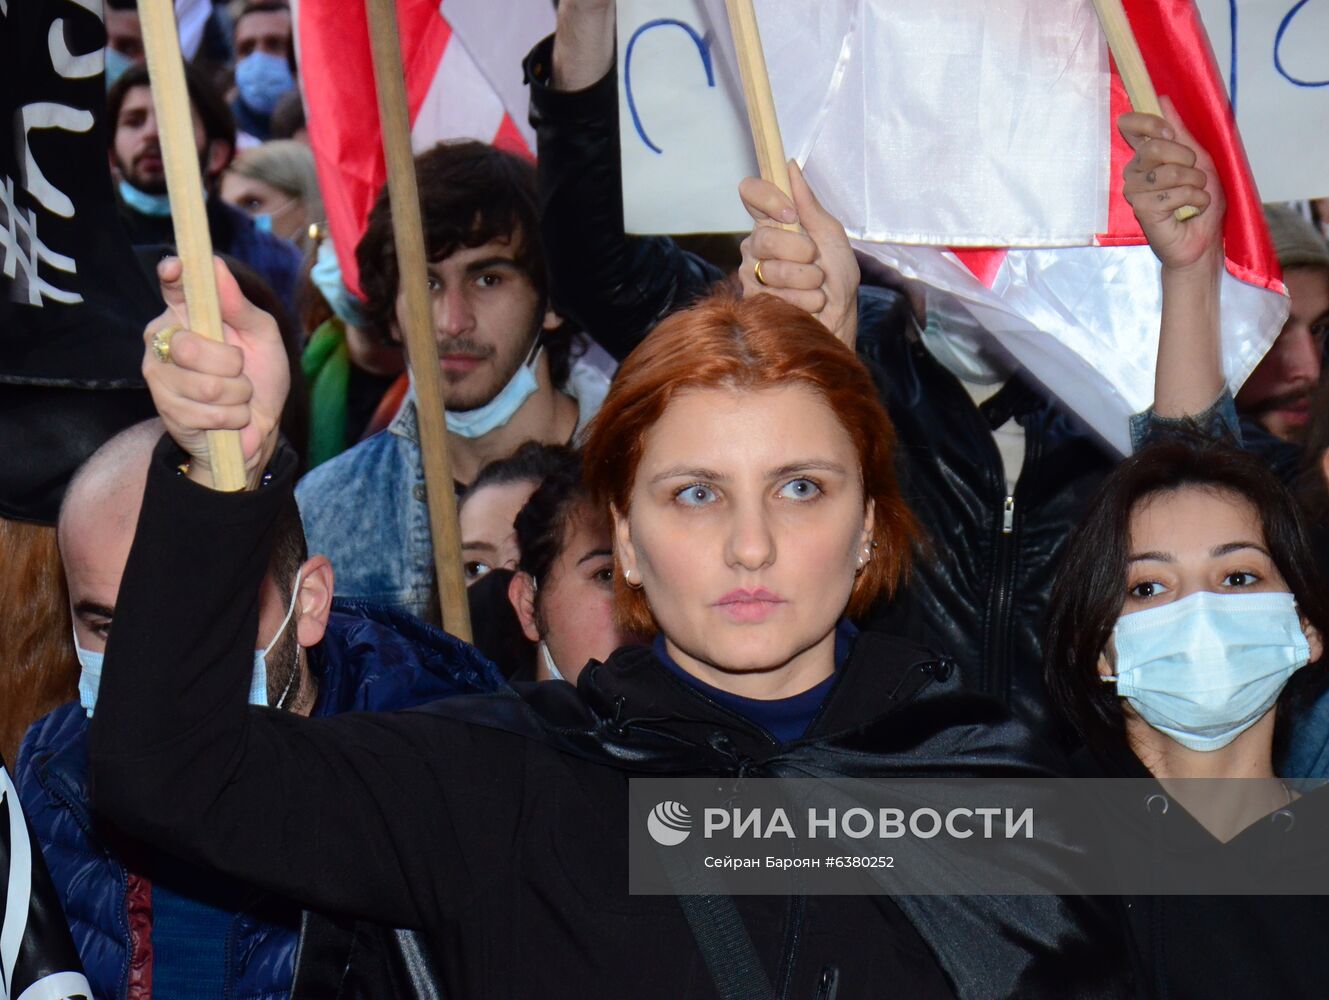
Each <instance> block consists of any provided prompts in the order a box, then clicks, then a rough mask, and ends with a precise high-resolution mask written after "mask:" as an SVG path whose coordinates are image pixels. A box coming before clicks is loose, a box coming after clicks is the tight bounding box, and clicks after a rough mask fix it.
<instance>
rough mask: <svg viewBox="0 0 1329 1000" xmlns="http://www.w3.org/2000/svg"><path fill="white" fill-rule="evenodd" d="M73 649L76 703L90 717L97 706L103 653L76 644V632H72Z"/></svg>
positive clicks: (104, 656) (104, 655)
mask: <svg viewBox="0 0 1329 1000" xmlns="http://www.w3.org/2000/svg"><path fill="white" fill-rule="evenodd" d="M74 651H75V653H77V654H78V666H79V670H78V703H79V704H80V705H82V706H83V711H85V712H87V713H88V718H89V719H91V718H92V710H93V709H94V708H96V707H97V689H98V688H100V687H101V684H102V660H104V659H105V658H106V654H105V653H94V652H93V651H92V650H90V649H84V648H83V647H82V646H80V645H79V644H78V633H77V632H75V633H74Z"/></svg>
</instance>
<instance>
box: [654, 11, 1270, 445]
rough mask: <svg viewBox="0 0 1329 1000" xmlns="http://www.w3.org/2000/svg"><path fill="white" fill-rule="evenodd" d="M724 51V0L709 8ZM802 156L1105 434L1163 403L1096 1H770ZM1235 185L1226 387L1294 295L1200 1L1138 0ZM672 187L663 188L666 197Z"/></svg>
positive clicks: (784, 101)
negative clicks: (1156, 397)
mask: <svg viewBox="0 0 1329 1000" xmlns="http://www.w3.org/2000/svg"><path fill="white" fill-rule="evenodd" d="M700 2H701V3H702V4H703V7H704V9H705V11H706V14H707V17H708V18H709V20H710V22H711V28H712V30H713V32H714V34H713V37H714V38H715V39H716V40H717V44H718V45H719V47H720V49H721V52H722V54H723V55H724V57H725V58H727V59H729V60H730V61H731V63H732V60H733V59H734V56H733V51H732V43H731V42H730V40H729V36H728V30H727V25H726V21H725V18H724V11H723V2H722V0H700ZM756 8H757V13H758V17H759V20H760V25H761V34H762V44H763V48H764V49H765V51H766V58H767V63H768V66H769V70H770V75H771V86H772V90H773V92H774V96H775V101H776V108H777V112H778V114H779V118H780V125H781V130H782V132H783V135H784V141H785V147H786V149H787V151H788V152H789V154H790V155H791V156H794V157H796V158H797V159H798V160H799V161H800V163H802V164H803V165H804V172H805V174H806V176H807V178H808V180H809V182H810V183H811V185H812V187H813V189H814V190H815V191H816V192H817V194H818V197H819V198H820V199H821V201H822V204H823V205H825V206H826V208H827V209H828V210H829V211H831V212H832V213H834V214H835V215H836V216H837V217H838V218H839V219H840V220H841V221H842V222H844V224H845V227H846V229H848V231H849V233H850V236H851V237H852V238H853V239H854V245H855V246H856V247H858V248H859V249H861V250H863V251H865V252H867V253H869V254H870V255H872V256H873V257H876V258H877V259H879V260H881V261H882V262H884V263H886V264H888V265H889V266H891V267H893V268H895V269H897V270H898V271H900V272H901V273H902V274H903V275H904V276H905V277H907V278H910V279H914V280H917V281H920V282H922V283H924V284H925V285H927V286H929V288H931V289H936V290H939V291H941V292H944V293H949V295H950V296H953V297H954V299H956V300H958V301H959V302H960V303H961V304H962V305H963V306H964V307H965V308H966V309H967V310H968V311H969V312H970V313H972V314H973V317H974V318H975V319H976V320H977V321H978V322H979V323H980V324H981V325H982V326H983V327H984V328H986V329H987V330H989V331H991V332H992V333H994V334H995V335H996V336H997V337H998V338H999V339H1000V340H1001V341H1002V343H1003V344H1004V345H1005V346H1006V347H1007V349H1009V350H1010V351H1011V353H1012V354H1014V355H1015V357H1016V358H1017V359H1018V360H1019V361H1020V362H1021V363H1022V364H1023V365H1024V367H1025V368H1026V369H1027V370H1028V371H1029V372H1030V373H1031V374H1032V375H1033V376H1034V377H1035V378H1037V379H1038V380H1039V381H1041V382H1042V383H1043V384H1044V385H1045V386H1046V387H1047V388H1048V389H1049V390H1050V391H1052V392H1053V393H1054V394H1055V395H1057V396H1058V397H1059V398H1060V399H1061V400H1062V401H1063V402H1064V403H1065V404H1066V405H1068V406H1069V407H1070V408H1072V409H1073V410H1075V411H1076V412H1077V413H1078V414H1079V415H1080V416H1081V417H1082V418H1083V419H1085V421H1086V422H1087V423H1089V424H1090V426H1092V427H1093V428H1094V429H1095V430H1096V431H1097V432H1098V433H1099V434H1100V435H1102V437H1103V438H1104V439H1106V440H1107V441H1108V442H1109V443H1110V444H1112V445H1113V446H1115V447H1116V448H1117V449H1118V450H1120V451H1122V452H1125V451H1127V450H1128V449H1129V430H1128V421H1127V418H1128V416H1129V415H1130V414H1131V413H1134V412H1138V411H1139V410H1142V409H1144V408H1145V407H1147V406H1148V405H1149V404H1150V403H1151V402H1152V399H1153V371H1154V360H1155V356H1156V354H1157V344H1158V324H1159V315H1160V293H1159V281H1158V275H1159V265H1158V262H1157V260H1156V259H1155V258H1154V256H1153V253H1152V252H1151V251H1150V250H1149V248H1148V246H1147V245H1145V243H1144V238H1143V235H1142V234H1141V232H1140V229H1139V227H1138V225H1137V224H1136V222H1135V218H1134V215H1133V213H1132V212H1131V209H1130V206H1129V205H1128V204H1127V203H1126V202H1125V200H1124V199H1123V198H1122V195H1121V185H1122V179H1121V171H1122V167H1123V166H1124V165H1125V163H1126V161H1127V160H1128V159H1129V158H1130V156H1131V152H1130V150H1129V148H1128V147H1127V146H1126V144H1125V142H1124V141H1123V140H1122V139H1121V138H1120V136H1119V135H1118V134H1117V131H1116V127H1115V120H1116V117H1117V115H1119V114H1120V113H1122V112H1124V111H1127V110H1129V103H1128V101H1127V99H1126V95H1125V91H1124V88H1123V86H1122V84H1121V80H1120V79H1119V77H1118V75H1117V72H1116V68H1115V66H1113V65H1112V64H1111V61H1110V59H1109V57H1108V53H1107V48H1106V44H1105V42H1104V39H1103V35H1102V32H1101V31H1100V29H1099V25H1098V20H1097V17H1096V16H1095V14H1094V10H1093V6H1092V4H1091V2H1090V0H1004V2H1003V3H1001V4H992V3H988V2H986V0H930V2H929V3H927V4H913V3H906V2H904V0H822V2H820V3H818V5H817V7H816V10H815V14H810V13H809V10H808V7H807V5H806V4H805V3H804V2H803V0H757V2H756ZM1125 9H1126V13H1127V15H1128V17H1129V19H1130V22H1131V25H1132V28H1133V29H1134V32H1135V35H1136V38H1137V40H1138V41H1139V44H1140V47H1141V49H1142V51H1143V54H1144V59H1145V63H1146V65H1147V67H1148V69H1149V72H1150V75H1151V77H1152V78H1153V81H1154V84H1155V86H1156V88H1157V90H1158V92H1159V93H1160V94H1163V95H1167V96H1170V97H1171V98H1172V100H1173V102H1174V103H1175V105H1176V107H1177V110H1178V112H1179V113H1180V115H1181V116H1182V118H1183V120H1184V121H1185V122H1186V125H1187V127H1188V128H1189V129H1190V131H1191V132H1192V134H1194V135H1195V137H1196V139H1197V140H1198V141H1199V142H1200V143H1201V144H1202V145H1204V147H1205V148H1206V149H1207V150H1208V151H1209V152H1210V154H1211V155H1212V156H1213V158H1214V161H1215V163H1216V165H1217V167H1218V170H1219V173H1220V174H1221V176H1222V181H1223V186H1224V189H1225V191H1226V194H1227V201H1228V214H1227V220H1226V228H1225V234H1224V235H1225V247H1226V256H1227V268H1226V272H1225V275H1224V281H1223V284H1222V309H1223V363H1224V369H1225V372H1226V375H1227V378H1228V381H1229V384H1230V385H1231V387H1232V389H1233V391H1234V393H1235V391H1236V389H1237V388H1239V387H1240V385H1241V384H1242V382H1244V381H1245V379H1246V377H1247V376H1248V375H1249V374H1250V373H1251V371H1252V370H1253V369H1254V368H1255V366H1256V364H1257V363H1258V362H1259V360H1260V358H1261V357H1262V356H1263V354H1264V352H1265V351H1266V350H1267V349H1268V348H1269V345H1270V344H1272V343H1273V340H1274V339H1275V338H1276V337H1277V335H1278V332H1279V330H1280V329H1281V327H1282V324H1283V321H1284V319H1285V318H1286V315H1287V299H1286V292H1285V289H1284V287H1283V284H1282V279H1281V273H1280V271H1279V268H1278V264H1277V260H1276V258H1275V256H1274V253H1273V249H1272V246H1271V245H1270V242H1269V237H1268V233H1267V230H1266V228H1265V224H1264V220H1263V216H1262V214H1261V211H1260V205H1259V199H1258V196H1257V194H1256V188H1255V184H1254V182H1253V180H1252V178H1251V172H1250V168H1249V165H1248V163H1247V160H1246V154H1245V151H1244V150H1243V148H1242V145H1241V140H1240V137H1239V136H1238V134H1237V130H1236V125H1235V123H1234V121H1233V119H1232V115H1231V113H1230V109H1229V106H1228V103H1227V97H1226V94H1225V92H1224V87H1223V83H1222V79H1221V76H1220V74H1219V72H1218V68H1217V66H1216V64H1215V60H1214V57H1213V53H1212V51H1211V49H1210V46H1209V41H1208V38H1207V36H1206V35H1205V31H1204V26H1203V24H1202V23H1201V21H1200V17H1199V14H1198V13H1197V11H1196V8H1195V4H1194V0H1125ZM661 197H668V193H667V192H666V193H663V194H662V195H661Z"/></svg>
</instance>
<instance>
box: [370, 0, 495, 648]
mask: <svg viewBox="0 0 1329 1000" xmlns="http://www.w3.org/2000/svg"><path fill="white" fill-rule="evenodd" d="M366 12H367V14H368V15H369V18H368V19H369V43H370V49H371V51H372V53H373V58H374V86H375V88H376V89H377V91H378V117H379V122H380V123H381V125H382V130H383V157H384V160H385V161H386V163H387V169H388V198H389V201H390V203H391V206H392V236H393V241H394V243H395V245H396V250H397V274H398V276H399V277H398V280H399V281H400V282H401V291H402V293H403V295H404V296H405V300H406V303H405V304H406V329H405V330H403V331H402V333H403V335H404V337H405V341H406V357H407V360H408V362H409V363H410V366H411V374H412V376H413V377H414V379H415V395H416V419H417V421H418V423H419V429H420V454H421V456H422V458H423V461H424V470H425V490H426V499H427V500H428V505H429V533H430V537H431V538H432V540H433V543H434V570H435V573H436V574H437V577H438V589H439V597H440V603H441V605H442V612H443V627H444V628H445V629H447V631H449V632H451V633H452V634H453V635H455V636H456V637H457V638H459V639H462V640H464V641H465V642H470V641H471V613H470V608H469V606H468V605H467V603H466V581H465V580H464V579H463V578H462V568H461V531H460V530H459V529H458V527H457V498H456V494H455V493H453V486H452V461H451V459H450V458H449V456H448V430H447V424H446V423H445V421H444V417H443V405H444V403H443V384H442V379H441V377H440V376H439V371H438V345H437V344H436V343H435V341H434V316H433V310H432V308H431V306H430V301H429V287H428V271H427V267H428V263H427V261H426V258H425V238H424V231H423V229H422V227H421V223H420V192H419V189H418V188H417V186H416V182H415V158H414V156H413V155H412V153H411V125H410V116H409V112H408V111H407V106H406V77H405V75H404V74H403V72H402V62H401V43H400V40H399V38H398V34H397V12H396V7H395V4H394V3H393V0H366Z"/></svg>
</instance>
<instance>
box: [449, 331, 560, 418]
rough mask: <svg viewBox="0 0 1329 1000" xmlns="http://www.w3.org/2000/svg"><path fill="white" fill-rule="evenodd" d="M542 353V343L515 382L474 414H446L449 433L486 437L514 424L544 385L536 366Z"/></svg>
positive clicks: (522, 366) (532, 353)
mask: <svg viewBox="0 0 1329 1000" xmlns="http://www.w3.org/2000/svg"><path fill="white" fill-rule="evenodd" d="M541 350H542V348H541V346H540V343H539V341H538V340H537V341H536V343H535V345H534V346H532V348H531V353H530V354H529V355H528V356H527V358H526V360H525V361H523V362H522V364H521V367H519V368H518V369H517V371H516V373H515V374H514V375H513V376H512V378H510V379H508V383H507V385H505V386H503V388H502V389H500V390H499V391H498V395H497V396H495V397H494V398H493V399H491V400H490V401H489V402H487V403H485V405H484V406H481V407H479V408H477V409H474V410H466V411H464V412H461V413H454V412H453V411H452V410H448V411H447V412H446V413H445V414H444V417H445V420H446V422H447V425H448V430H450V431H452V433H453V434H456V435H458V436H459V437H464V438H478V437H484V436H485V435H486V434H488V433H489V432H490V431H493V430H497V429H498V428H500V427H502V426H503V425H504V424H506V423H507V422H508V421H509V420H511V419H512V418H513V417H514V416H516V413H517V411H518V410H520V409H521V408H522V404H524V403H525V402H526V400H528V399H530V398H531V396H533V395H535V390H537V389H538V388H540V383H539V382H537V381H536V378H535V363H536V360H537V359H538V358H539V357H540V351H541Z"/></svg>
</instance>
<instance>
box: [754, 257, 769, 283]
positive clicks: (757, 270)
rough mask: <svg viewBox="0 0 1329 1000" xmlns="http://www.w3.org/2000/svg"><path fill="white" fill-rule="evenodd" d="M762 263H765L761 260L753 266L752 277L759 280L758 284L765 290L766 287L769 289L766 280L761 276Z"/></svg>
mask: <svg viewBox="0 0 1329 1000" xmlns="http://www.w3.org/2000/svg"><path fill="white" fill-rule="evenodd" d="M762 263H763V261H760V260H759V261H757V263H756V264H754V265H753V267H752V276H753V277H754V278H756V279H757V284H759V285H761V286H762V287H763V288H764V287H768V286H767V285H766V279H765V278H763V277H762V276H761V265H762Z"/></svg>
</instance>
